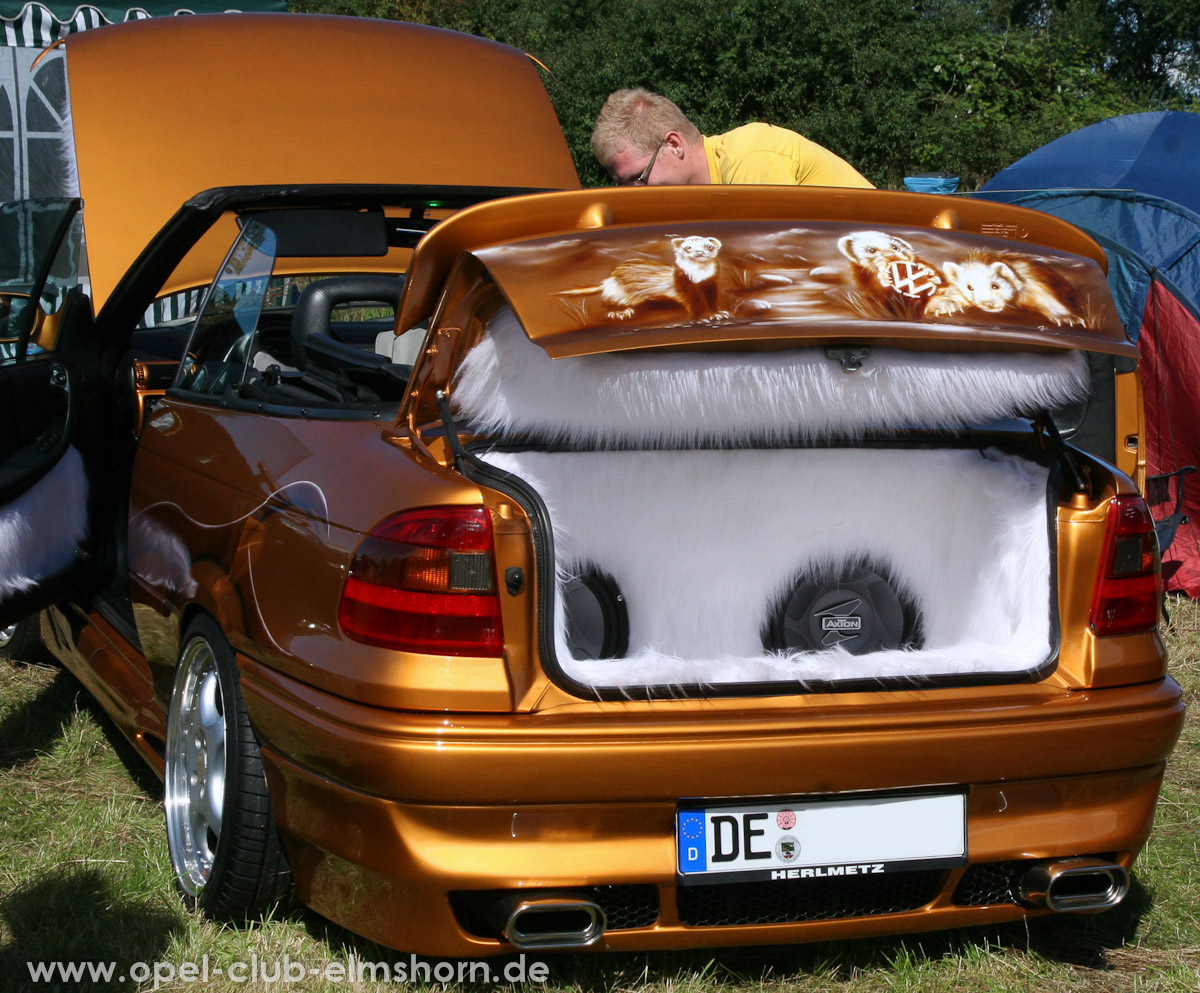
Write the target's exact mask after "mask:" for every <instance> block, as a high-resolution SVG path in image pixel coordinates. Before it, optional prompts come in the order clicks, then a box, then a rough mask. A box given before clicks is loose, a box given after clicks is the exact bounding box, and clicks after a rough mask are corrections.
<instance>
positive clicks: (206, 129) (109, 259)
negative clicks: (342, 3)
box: [65, 14, 578, 308]
mask: <svg viewBox="0 0 1200 993" xmlns="http://www.w3.org/2000/svg"><path fill="white" fill-rule="evenodd" d="M65 44H66V49H67V65H68V70H69V77H70V87H71V119H72V123H73V125H74V132H75V147H76V154H77V157H78V168H79V189H80V195H81V196H82V197H83V200H84V202H85V203H86V208H85V212H86V219H85V223H86V228H87V244H88V265H89V271H90V276H91V285H92V293H93V301H94V302H95V304H96V306H97V308H99V306H100V305H101V304H102V303H103V302H104V300H105V299H106V298H107V297H108V294H109V293H110V292H111V290H112V288H113V286H114V285H115V284H116V282H117V280H118V279H119V278H120V277H121V275H122V274H123V273H124V272H125V270H126V269H128V267H129V265H130V263H132V262H133V260H134V258H136V256H137V254H138V253H139V252H140V251H141V250H142V248H143V247H145V245H146V244H147V243H148V242H149V241H150V239H151V238H152V237H153V236H154V234H155V233H156V232H157V231H158V229H159V228H160V227H161V226H162V225H163V224H164V223H165V222H166V221H167V219H168V218H169V217H170V216H171V215H172V214H173V213H174V212H175V210H176V209H177V208H178V207H179V205H180V204H181V203H183V202H184V201H185V200H187V199H188V198H189V197H191V196H194V195H195V194H197V193H199V192H201V191H202V190H207V189H210V188H212V187H215V186H242V185H252V184H278V183H283V184H295V183H423V184H439V185H464V186H518V187H541V188H554V189H557V188H564V187H575V186H577V185H578V178H577V175H576V173H575V167H574V164H573V163H572V161H571V156H570V152H569V151H568V149H567V144H566V141H565V140H564V138H563V136H562V131H561V129H560V127H559V124H558V119H557V117H556V116H555V114H554V110H553V108H552V107H551V105H550V101H549V100H548V99H547V97H546V94H545V90H544V89H543V87H542V83H541V80H540V78H539V76H538V70H537V69H536V68H535V67H534V66H533V64H532V63H530V61H529V60H528V59H527V58H526V57H525V55H524V54H522V53H521V52H519V51H517V50H515V49H512V48H508V47H506V46H503V45H499V44H496V43H495V42H490V41H485V40H483V39H480V38H471V37H468V36H466V35H461V34H456V33H454V32H449V31H443V30H440V29H438V28H429V27H424V26H421V25H414V24H401V23H399V22H396V21H384V20H372V19H369V18H349V17H324V16H302V15H297V14H236V15H205V16H203V17H201V18H190V17H189V18H172V17H163V18H152V19H150V20H143V21H134V22H129V23H126V24H120V25H113V26H110V27H104V28H99V29H97V30H93V31H83V32H80V33H78V34H74V35H71V36H70V38H68V39H67V41H66V43H65ZM429 80H437V84H436V88H434V89H430V88H429V82H428V81H429ZM481 80H487V85H480V81H481ZM228 244H229V242H228V241H225V242H224V246H227V245H228ZM218 261H219V260H218ZM215 268H216V267H215V265H213V266H210V267H209V269H208V272H209V273H212V272H213V271H215Z"/></svg>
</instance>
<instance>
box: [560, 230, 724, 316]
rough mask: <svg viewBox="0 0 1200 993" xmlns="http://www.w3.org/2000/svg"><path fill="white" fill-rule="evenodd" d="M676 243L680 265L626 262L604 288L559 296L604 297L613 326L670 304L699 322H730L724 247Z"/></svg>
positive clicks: (692, 239)
mask: <svg viewBox="0 0 1200 993" xmlns="http://www.w3.org/2000/svg"><path fill="white" fill-rule="evenodd" d="M670 242H671V248H672V249H673V250H674V253H675V263H674V265H664V264H663V263H661V262H647V261H639V260H633V261H630V262H622V263H621V264H620V265H618V266H617V267H616V268H615V269H613V271H612V272H611V273H609V275H608V276H606V277H605V278H604V279H602V280H601V281H600V284H599V285H598V286H583V287H580V288H579V289H574V290H563V291H562V292H561V293H560V294H559V295H560V296H586V295H588V294H592V293H599V294H600V299H601V300H603V301H604V303H606V304H607V305H608V307H609V311H608V316H609V317H610V318H611V319H613V320H627V319H629V318H630V317H632V316H633V315H634V312H635V311H636V310H637V308H638V307H640V306H642V305H644V304H661V303H670V302H674V303H677V304H679V305H680V306H682V307H683V308H684V309H685V310H686V311H687V313H688V316H689V317H690V318H691V319H692V320H694V321H701V320H712V319H714V318H718V317H721V316H724V314H723V312H722V311H720V310H718V307H717V280H718V276H719V274H720V263H719V262H718V260H717V253H718V252H720V250H721V242H720V241H719V240H718V239H716V238H703V237H700V236H698V235H690V236H688V237H686V238H671V239H670Z"/></svg>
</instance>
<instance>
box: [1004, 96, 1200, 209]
mask: <svg viewBox="0 0 1200 993" xmlns="http://www.w3.org/2000/svg"><path fill="white" fill-rule="evenodd" d="M1198 161H1200V114H1191V113H1186V112H1184V111H1154V112H1151V113H1146V114H1127V115H1126V116H1124V117H1111V118H1109V119H1108V120H1107V121H1100V122H1099V123H1098V124H1092V125H1090V126H1089V127H1086V128H1080V129H1079V130H1078V131H1072V132H1071V133H1070V134H1067V135H1063V137H1061V138H1057V139H1055V140H1054V141H1052V142H1050V143H1049V144H1046V145H1043V146H1042V147H1041V148H1039V149H1037V150H1036V151H1033V152H1030V153H1029V154H1028V155H1026V156H1025V157H1024V158H1023V159H1018V160H1017V161H1016V162H1014V163H1013V164H1012V165H1010V166H1009V167H1008V168H1007V169H1003V170H1001V171H1000V172H999V173H997V174H996V175H995V176H994V177H993V178H992V179H991V180H990V181H989V182H988V183H986V184H985V185H984V186H983V187H981V188H980V192H984V193H986V194H987V195H988V198H989V199H993V200H1013V199H1016V198H1018V197H1020V196H1021V195H1022V194H1024V193H1029V192H1032V191H1034V190H1061V189H1091V190H1095V189H1101V190H1137V191H1138V192H1139V193H1146V194H1149V195H1151V196H1155V197H1160V198H1162V199H1164V200H1173V201H1174V202H1175V203H1178V204H1182V205H1183V206H1184V207H1186V208H1188V209H1189V210H1191V211H1193V212H1195V213H1200V183H1197V181H1196V164H1197V162H1198Z"/></svg>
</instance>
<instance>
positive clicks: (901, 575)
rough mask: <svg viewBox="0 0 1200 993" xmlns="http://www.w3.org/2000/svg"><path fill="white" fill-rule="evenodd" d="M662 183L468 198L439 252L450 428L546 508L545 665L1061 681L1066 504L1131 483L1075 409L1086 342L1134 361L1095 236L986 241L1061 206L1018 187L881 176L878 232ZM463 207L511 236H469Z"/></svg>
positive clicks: (582, 679)
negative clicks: (446, 263)
mask: <svg viewBox="0 0 1200 993" xmlns="http://www.w3.org/2000/svg"><path fill="white" fill-rule="evenodd" d="M664 192H665V193H666V194H667V197H666V199H665V201H664V206H660V207H659V208H657V209H658V214H659V216H657V217H656V218H651V217H650V216H649V215H650V213H651V212H652V211H653V210H654V208H653V207H648V206H644V205H643V201H644V200H645V198H642V199H640V200H635V199H634V198H633V197H626V196H625V195H624V193H625V191H615V193H614V192H608V191H605V192H604V193H600V194H597V193H594V192H589V193H585V194H562V195H557V196H554V197H531V198H521V200H519V201H518V200H514V201H511V202H510V203H509V204H508V205H505V204H503V203H498V204H490V205H487V206H485V207H483V208H472V209H470V210H468V211H464V212H463V213H462V214H460V215H457V216H456V217H455V218H452V219H451V220H450V221H448V222H446V224H445V225H443V226H441V227H440V228H439V229H437V230H435V231H434V232H433V233H432V234H431V236H430V237H429V238H428V239H427V240H426V241H425V242H423V243H422V246H421V247H419V248H418V261H420V257H421V255H422V252H423V251H424V252H425V256H424V258H425V261H426V262H431V261H434V259H435V256H436V251H433V250H431V248H432V249H437V245H436V242H435V241H434V239H436V238H437V236H438V232H439V231H440V230H442V228H448V229H450V231H451V235H452V237H450V238H449V239H448V243H449V244H451V245H453V246H454V247H456V248H458V249H461V251H460V253H459V255H458V256H457V259H456V263H455V264H456V265H457V269H456V270H455V272H454V273H451V274H450V275H449V288H448V290H447V293H446V296H445V297H443V300H442V304H441V308H440V311H439V312H438V313H437V314H435V316H434V327H435V328H436V329H438V334H437V336H436V338H435V339H434V340H435V341H436V344H435V346H434V347H433V348H432V349H431V351H430V357H431V360H430V362H429V363H428V364H427V365H426V366H423V367H418V368H417V370H416V372H415V381H416V384H417V385H416V388H415V390H414V396H416V397H417V398H418V404H419V403H420V399H419V396H420V394H421V393H422V392H426V393H427V391H428V390H429V389H430V388H431V387H435V386H436V387H437V388H438V389H440V390H441V391H443V393H444V394H448V400H446V399H444V400H443V401H442V402H441V405H440V406H441V411H442V419H443V420H448V421H449V422H450V426H451V427H452V428H454V429H455V430H452V431H451V437H454V436H455V435H456V433H457V429H462V428H465V429H467V430H469V431H470V433H472V434H474V435H476V436H477V437H479V436H483V437H482V439H481V440H479V441H478V443H477V445H475V446H473V447H472V453H466V452H461V451H460V459H459V464H460V468H463V469H464V470H465V471H466V472H467V474H468V475H471V476H472V477H473V478H476V479H477V480H478V481H480V482H483V483H485V484H487V485H490V486H494V487H495V488H497V489H500V490H502V491H504V492H506V493H508V494H509V495H510V496H515V497H516V498H517V499H518V500H519V502H521V503H522V505H523V506H525V508H526V509H527V511H529V513H530V517H531V520H532V521H533V524H534V534H535V544H536V545H537V549H536V551H537V555H538V576H539V582H538V590H539V607H538V610H539V618H540V620H539V624H540V630H541V645H540V648H541V652H540V654H541V656H542V659H543V663H544V664H545V665H546V667H547V669H548V670H549V671H550V672H551V674H552V675H554V676H555V677H556V678H558V679H559V680H560V681H561V682H563V683H564V684H565V685H567V686H569V687H571V688H572V689H574V690H575V691H577V692H581V693H585V694H591V693H599V694H601V695H606V694H612V695H630V694H633V695H642V694H644V693H649V694H650V695H659V694H663V693H677V692H687V693H694V692H701V693H710V692H716V693H719V694H728V693H764V692H768V693H776V692H795V691H796V690H797V689H801V688H806V689H815V688H820V689H842V688H851V687H860V686H863V685H865V684H869V685H887V684H891V683H896V682H897V681H898V682H899V683H900V684H904V685H908V684H910V683H911V681H914V680H915V681H917V682H921V683H926V684H928V683H929V682H933V683H937V684H942V683H946V682H959V681H964V680H965V681H969V682H1003V681H1011V680H1014V679H1031V678H1039V677H1040V676H1042V675H1044V674H1045V673H1046V672H1048V671H1049V670H1050V669H1051V668H1052V667H1053V665H1054V662H1055V659H1056V657H1057V653H1058V650H1059V616H1058V600H1059V596H1058V590H1059V563H1058V561H1057V554H1058V540H1057V528H1058V524H1057V521H1058V515H1059V514H1060V513H1062V512H1064V508H1065V507H1066V506H1067V504H1069V503H1070V500H1071V494H1072V493H1076V492H1082V491H1084V490H1086V491H1089V492H1088V493H1086V494H1085V502H1086V503H1089V505H1090V504H1091V503H1092V502H1094V501H1096V500H1099V499H1101V498H1100V496H1099V493H1100V490H1101V489H1103V488H1104V486H1107V485H1108V484H1109V483H1111V476H1110V475H1109V470H1108V469H1107V468H1104V467H1102V466H1100V464H1099V463H1092V464H1090V465H1091V469H1089V470H1088V471H1093V470H1094V472H1095V474H1096V475H1095V477H1094V478H1091V479H1090V480H1085V479H1084V478H1083V476H1085V475H1087V473H1086V472H1085V473H1083V475H1081V474H1080V472H1079V468H1078V466H1077V465H1076V464H1075V463H1074V462H1073V461H1072V459H1073V457H1072V456H1071V455H1069V454H1064V453H1065V449H1063V447H1062V446H1061V443H1060V442H1059V441H1058V439H1057V438H1056V437H1054V428H1053V424H1052V423H1051V421H1050V419H1049V417H1048V413H1049V412H1051V411H1054V410H1056V409H1061V408H1063V407H1064V406H1067V405H1070V404H1072V403H1079V402H1081V401H1082V400H1084V399H1085V398H1086V397H1087V396H1088V394H1089V391H1090V390H1091V389H1092V387H1093V381H1094V379H1095V376H1096V368H1095V366H1094V364H1093V363H1091V362H1090V361H1089V356H1088V354H1086V353H1092V355H1093V356H1095V355H1099V356H1101V357H1104V358H1106V360H1107V361H1108V363H1109V364H1108V369H1109V375H1110V376H1111V374H1112V369H1113V366H1112V362H1113V360H1120V361H1123V360H1124V357H1126V356H1128V355H1130V351H1131V347H1130V346H1129V345H1128V343H1126V342H1125V340H1124V337H1123V334H1122V332H1121V327H1120V324H1119V321H1118V319H1117V317H1116V312H1115V309H1114V307H1113V305H1112V301H1111V297H1110V295H1109V292H1108V289H1107V285H1106V283H1105V280H1104V274H1103V269H1102V264H1101V263H1102V261H1103V256H1102V254H1101V253H1100V251H1099V249H1098V248H1096V247H1095V246H1094V244H1093V243H1090V240H1089V239H1087V238H1086V237H1085V236H1083V235H1081V234H1080V233H1079V232H1077V231H1076V230H1075V229H1073V228H1070V227H1069V226H1065V225H1064V226H1062V227H1061V228H1059V227H1056V226H1054V225H1045V226H1044V227H1043V228H1040V229H1038V231H1037V235H1038V238H1039V240H1040V242H1039V243H1037V244H1033V243H1030V242H1028V241H1025V242H1014V241H1011V240H1001V239H997V238H994V237H991V236H990V235H988V234H982V233H978V232H979V230H980V229H986V230H992V229H993V228H994V227H995V226H997V225H1003V224H1009V223H1010V222H1013V221H1017V220H1019V221H1030V222H1031V223H1033V224H1036V223H1037V222H1034V221H1033V219H1031V218H1028V217H1027V215H1026V212H1024V211H1018V212H1016V213H1015V214H1009V213H1008V212H1004V211H996V210H994V209H993V208H994V207H995V205H987V206H986V211H983V210H978V211H977V210H975V205H967V204H962V205H957V204H956V205H955V207H954V208H950V207H945V206H943V205H944V204H945V201H944V200H941V199H938V198H932V197H915V198H913V197H908V196H905V195H894V196H893V195H888V194H866V196H868V197H872V198H876V199H874V200H873V202H874V205H875V206H874V209H873V210H872V211H871V217H872V220H871V222H870V223H864V222H863V221H860V220H858V219H856V217H855V210H853V209H850V208H849V206H848V205H847V204H842V205H841V207H831V206H830V205H829V203H828V202H827V200H826V199H822V198H817V199H813V198H812V196H811V193H810V191H776V190H759V189H751V190H746V191H739V195H738V196H737V197H736V198H734V199H729V200H722V201H720V202H721V203H723V204H725V205H726V208H727V209H724V210H722V211H717V212H716V214H717V216H715V217H710V218H709V219H704V220H701V219H695V218H694V217H690V216H688V215H689V212H696V211H699V210H701V209H708V210H709V211H710V212H712V203H708V204H707V206H706V205H705V203H704V202H703V201H702V200H695V199H693V198H690V197H689V196H687V195H686V191H683V192H684V194H685V195H682V196H681V195H678V194H679V191H673V190H667V191H664ZM820 192H821V193H823V194H824V196H825V197H826V198H831V199H836V198H837V197H839V196H840V194H838V195H835V196H831V193H830V191H820ZM792 193H799V194H801V195H800V196H798V197H793V196H790V194H792ZM589 196H590V197H592V198H593V201H589V200H588V197H589ZM857 196H859V195H856V196H855V197H851V199H852V200H854V201H855V202H857ZM597 197H599V202H600V204H601V206H599V207H597V206H596V202H594V201H595V198H597ZM527 201H533V204H532V206H530V207H529V209H528V211H527V212H526V213H525V214H524V215H518V214H515V213H507V211H508V210H509V207H510V206H514V207H515V206H516V205H517V204H520V203H526V202H527ZM931 201H932V202H931ZM589 202H591V206H590V207H589V206H588V203H589ZM627 204H628V205H634V207H635V208H636V209H632V210H631V213H632V214H635V215H636V214H638V212H639V211H642V210H645V211H646V212H647V213H646V215H645V216H639V217H637V218H636V219H637V220H638V221H639V223H635V224H629V225H622V224H615V223H609V222H610V221H612V220H613V219H614V218H615V217H618V216H623V212H624V208H625V207H626V206H627ZM784 204H790V205H791V207H792V208H793V210H794V211H795V212H796V213H799V212H800V211H799V210H798V208H802V207H804V206H806V205H808V206H813V207H814V209H815V210H816V212H817V213H819V214H822V215H826V214H830V213H832V214H837V213H839V212H840V213H841V214H842V215H843V216H842V217H841V218H840V219H839V218H835V217H829V216H819V217H817V218H815V219H813V218H811V217H803V219H797V218H796V217H795V216H778V215H779V214H781V213H783V205H784ZM935 205H936V206H938V207H941V211H940V212H939V211H936V210H934V209H933V208H934V206H935ZM867 206H869V204H868V203H867V202H865V201H864V202H863V203H862V204H860V205H859V207H858V208H857V209H859V210H861V211H863V212H865V211H866V209H867ZM960 206H961V208H963V209H961V210H960ZM739 211H740V213H741V214H742V215H743V216H741V217H737V218H735V217H733V216H727V215H731V214H735V213H738V212H739ZM919 211H924V212H925V216H926V222H925V223H924V224H923V225H921V226H918V223H917V222H918V217H917V215H918V213H919ZM476 212H477V216H476V218H475V219H472V218H471V217H469V216H468V215H471V214H472V213H476ZM572 213H573V216H574V217H576V218H577V219H579V221H580V225H579V227H578V228H576V229H574V230H555V229H554V225H555V223H556V221H561V220H562V217H561V216H559V215H565V214H572ZM772 213H775V214H776V215H777V216H775V217H768V216H757V215H769V214H772ZM847 215H849V219H847ZM964 215H965V219H964ZM464 216H466V217H467V218H468V223H467V224H466V225H465V227H464V230H463V231H461V232H460V233H459V235H460V236H462V237H463V238H464V241H465V242H469V241H470V240H472V239H471V237H468V235H470V234H471V232H472V231H473V232H474V234H473V237H478V236H479V235H480V234H481V233H486V234H487V235H488V236H489V237H490V238H491V239H494V240H492V241H491V243H489V244H483V245H479V244H476V245H469V244H466V243H464V242H458V243H456V242H455V239H456V237H458V236H454V229H453V226H454V225H455V222H456V221H458V220H459V219H460V218H462V217H464ZM530 218H533V220H531V219H530ZM878 218H883V219H882V220H880V219H878ZM988 218H990V219H988ZM997 218H998V219H997ZM489 219H490V220H489ZM896 220H903V221H905V222H906V223H904V224H900V223H892V221H896ZM482 221H488V223H482ZM476 222H480V223H478V224H477V223H476ZM501 222H503V223H501ZM514 226H515V228H516V229H517V230H516V232H515V233H516V234H518V235H519V234H528V235H529V236H528V237H516V238H511V236H512V235H513V234H514V230H513V228H514ZM537 227H541V229H542V233H541V234H537V235H534V234H531V232H532V230H533V229H535V228H537ZM967 227H973V228H975V230H964V228H967ZM547 228H549V229H550V230H549V233H546V231H547ZM504 229H507V233H508V235H509V236H510V238H511V240H504V239H503V238H502V237H501V231H502V230H504ZM1005 230H1007V228H1006V229H1005ZM1046 242H1049V243H1050V244H1046ZM1064 245H1066V246H1068V247H1069V248H1070V249H1071V250H1070V251H1068V250H1066V248H1064V247H1062V246H1064ZM443 247H444V246H443ZM452 254H453V253H452V252H448V253H447V259H448V258H449V255H452ZM413 275H414V276H415V277H416V278H415V285H414V282H410V284H409V292H410V296H409V297H408V298H406V305H402V306H407V308H408V309H407V317H408V318H410V319H411V318H412V317H413V316H414V315H415V314H417V313H419V312H420V310H421V309H422V305H421V304H420V302H419V301H420V300H421V295H422V292H423V291H422V289H421V286H420V278H421V276H420V268H419V267H418V266H414V272H413ZM706 281H711V283H712V285H710V286H701V285H699V284H702V283H704V282H706ZM405 319H406V317H405V315H403V314H402V317H401V326H403V325H404V321H405ZM414 409H419V407H414ZM426 409H428V408H427V407H426ZM451 410H453V414H451ZM1012 418H1028V419H1029V420H1036V421H1037V422H1038V423H1039V425H1040V426H1039V428H1038V429H1037V430H1034V429H1031V428H1030V427H1029V426H1028V423H1027V424H1026V426H1025V427H1024V428H1020V427H1015V426H1014V425H1013V424H1011V423H1009V424H1008V425H1007V426H1005V427H998V426H997V422H999V421H1004V420H1005V419H1012ZM989 425H991V426H990V427H989ZM1048 438H1051V439H1052V440H1049V441H1048V440H1047V439H1048ZM1080 459H1082V456H1080ZM1074 582H1076V583H1077V582H1078V580H1077V578H1076V580H1074Z"/></svg>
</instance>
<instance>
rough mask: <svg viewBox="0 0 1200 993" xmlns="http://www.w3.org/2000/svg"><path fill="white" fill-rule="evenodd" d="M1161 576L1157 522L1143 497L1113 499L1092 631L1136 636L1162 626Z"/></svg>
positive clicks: (1097, 583) (1098, 582)
mask: <svg viewBox="0 0 1200 993" xmlns="http://www.w3.org/2000/svg"><path fill="white" fill-rule="evenodd" d="M1161 606H1162V574H1161V571H1160V568H1159V558H1158V539H1157V538H1156V537H1155V535H1154V519H1153V518H1152V517H1151V516H1150V511H1149V509H1148V508H1147V507H1146V502H1145V501H1144V500H1143V499H1142V498H1141V497H1140V496H1118V497H1114V498H1113V500H1112V503H1110V504H1109V507H1108V524H1107V530H1106V532H1105V536H1104V559H1103V562H1102V565H1101V569H1100V577H1099V579H1098V580H1097V582H1096V593H1095V595H1094V596H1093V597H1092V630H1093V631H1095V632H1096V634H1098V635H1110V634H1134V633H1136V632H1138V631H1149V630H1152V629H1153V628H1154V626H1155V625H1156V624H1158V612H1159V610H1160V609H1161Z"/></svg>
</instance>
